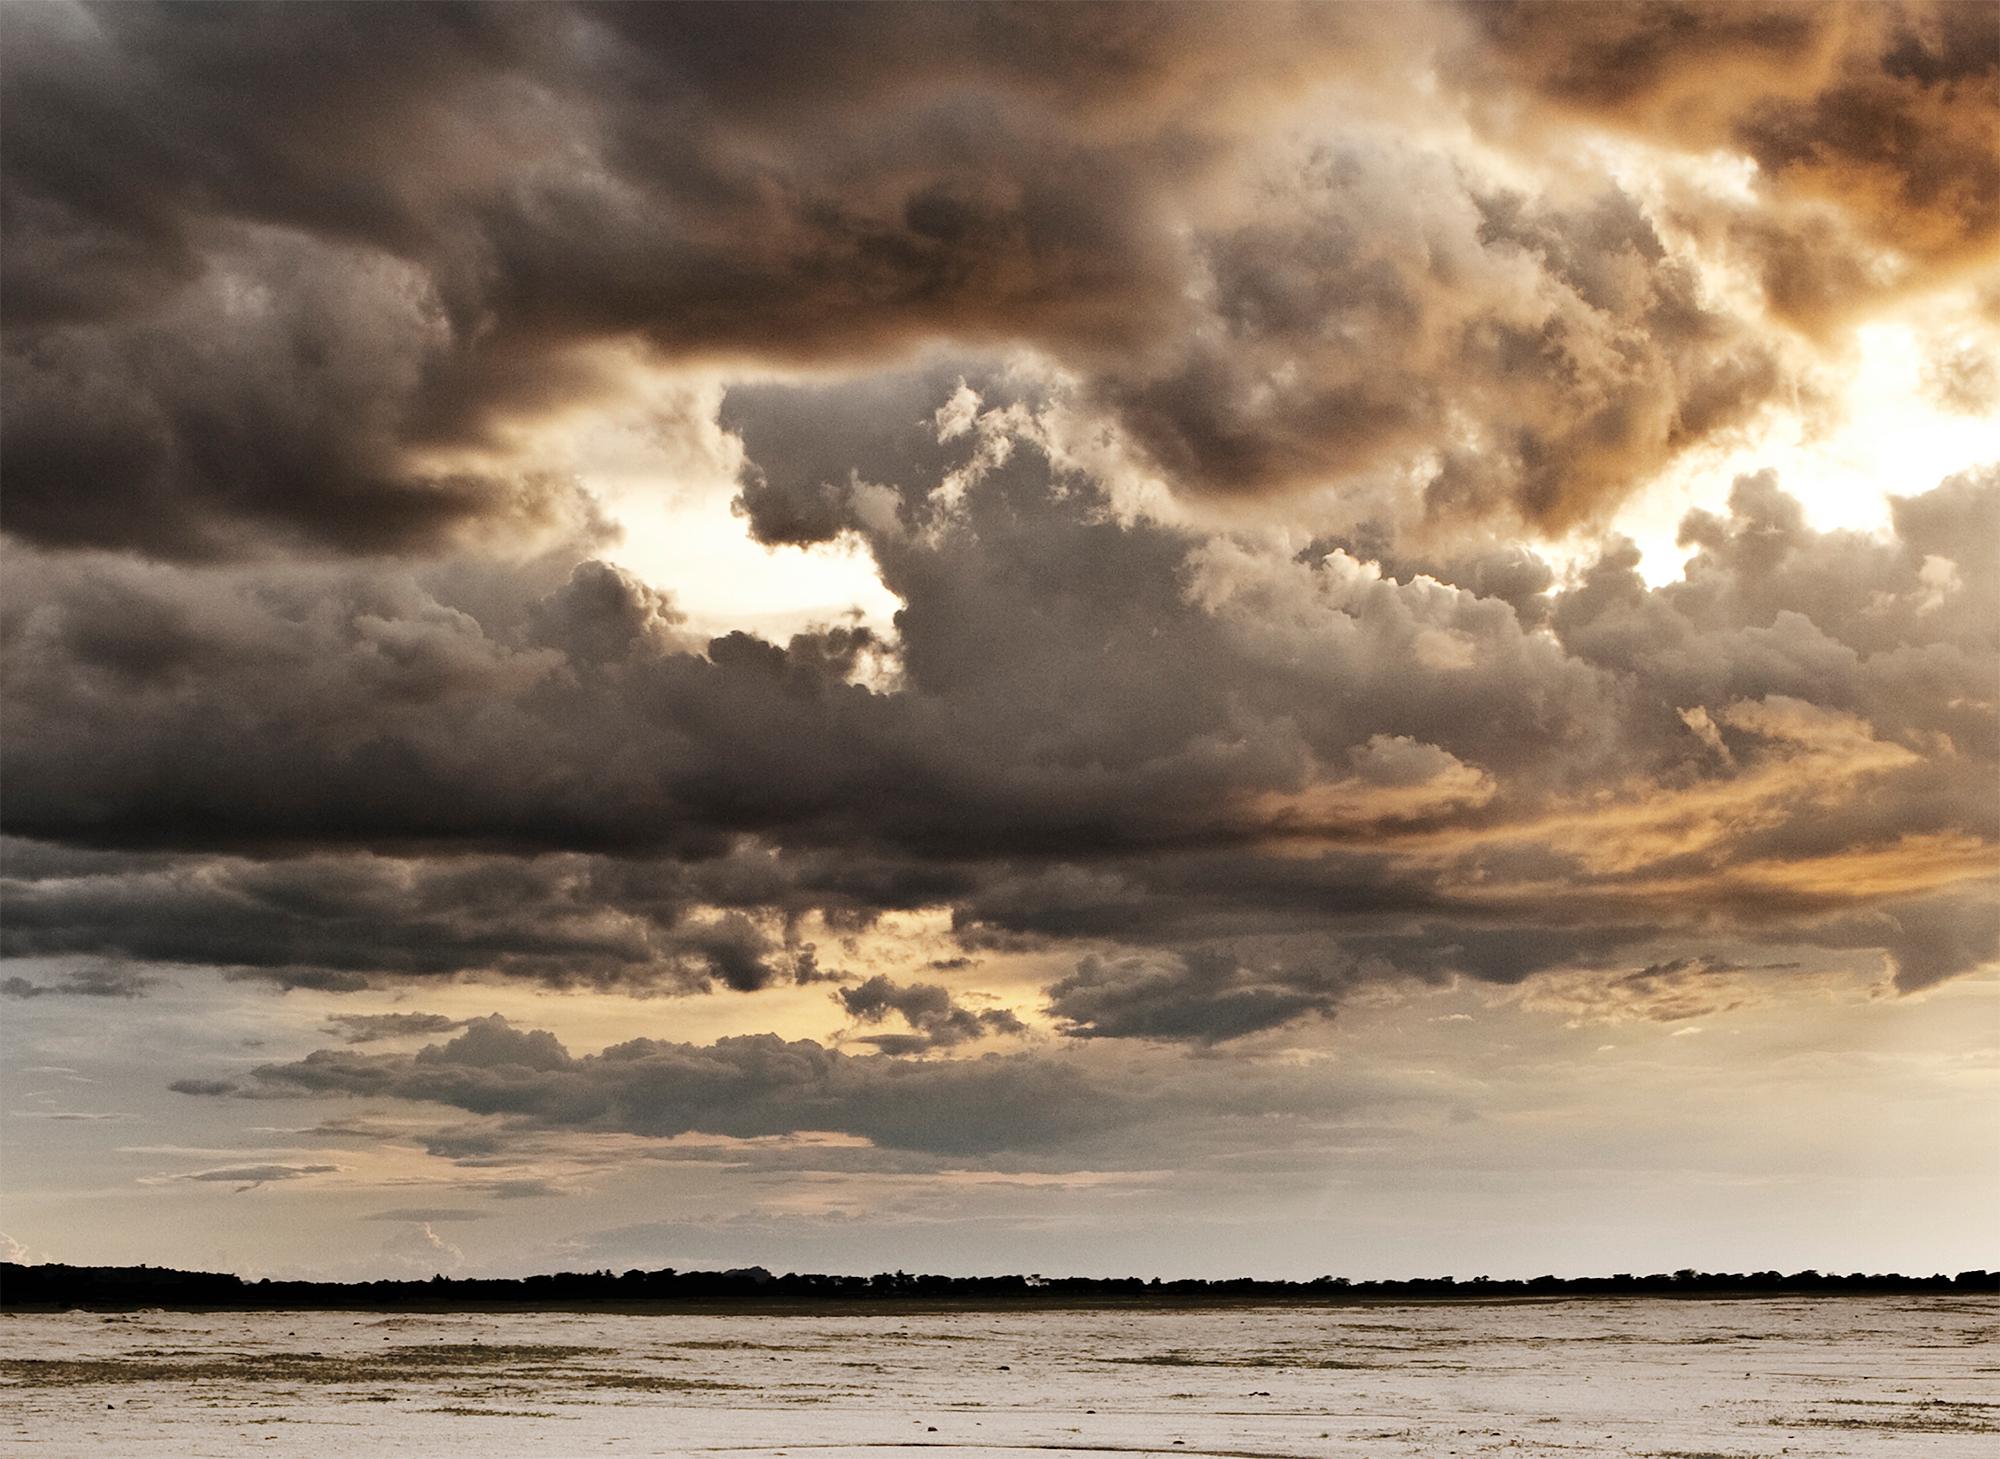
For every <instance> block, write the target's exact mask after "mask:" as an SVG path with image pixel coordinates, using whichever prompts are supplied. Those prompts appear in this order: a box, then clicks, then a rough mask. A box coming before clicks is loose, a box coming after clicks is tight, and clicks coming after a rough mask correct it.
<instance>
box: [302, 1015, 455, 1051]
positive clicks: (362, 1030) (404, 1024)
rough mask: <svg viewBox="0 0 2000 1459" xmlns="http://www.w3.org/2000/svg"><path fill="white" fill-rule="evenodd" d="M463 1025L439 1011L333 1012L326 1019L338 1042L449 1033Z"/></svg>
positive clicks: (328, 1027)
mask: <svg viewBox="0 0 2000 1459" xmlns="http://www.w3.org/2000/svg"><path fill="white" fill-rule="evenodd" d="M464 1026H465V1020H464V1019H462V1018H447V1017H446V1016H445V1015H444V1014H442V1013H335V1014H331V1015H329V1016H328V1018H327V1021H326V1031H327V1032H328V1033H332V1034H339V1035H340V1037H341V1040H342V1042H344V1043H350V1044H372V1043H375V1042H377V1041H378V1040H380V1039H399V1038H410V1037H413V1036H415V1035H418V1034H432V1033H450V1032H452V1031H453V1030H454V1029H459V1028H463V1027H464Z"/></svg>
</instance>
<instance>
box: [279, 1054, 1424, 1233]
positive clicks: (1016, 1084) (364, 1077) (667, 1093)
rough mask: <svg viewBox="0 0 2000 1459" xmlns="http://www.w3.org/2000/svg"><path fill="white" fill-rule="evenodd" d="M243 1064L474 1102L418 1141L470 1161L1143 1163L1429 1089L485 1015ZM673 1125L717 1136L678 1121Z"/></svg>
mask: <svg viewBox="0 0 2000 1459" xmlns="http://www.w3.org/2000/svg"><path fill="white" fill-rule="evenodd" d="M252 1077H253V1079H254V1080H255V1082H256V1084H257V1086H258V1087H257V1088H256V1089H251V1090H246V1091H245V1093H244V1096H243V1097H271V1096H272V1095H275V1094H279V1093H289V1094H302V1095H310V1096H313V1097H328V1096H345V1097H351V1098H357V1099H365V1100H368V1101H370V1102H371V1103H374V1104H381V1103H383V1102H388V1101H411V1102H418V1103H423V1104H428V1105H434V1106H443V1107H445V1108H449V1109H455V1110H460V1111H464V1112H465V1113H466V1114H468V1115H470V1116H472V1117H473V1118H472V1119H471V1120H470V1121H468V1122H467V1123H466V1124H465V1125H464V1126H462V1127H459V1128H457V1129H455V1130H447V1131H444V1132H441V1134H440V1136H439V1137H438V1138H436V1139H434V1140H433V1141H432V1142H431V1144H430V1153H431V1154H432V1155H434V1156H436V1157H439V1158H443V1159H447V1160H452V1161H455V1162H457V1163H459V1164H461V1165H463V1166H465V1167H466V1168H467V1169H468V1171H471V1172H473V1173H474V1175H475V1177H476V1176H477V1175H478V1173H479V1172H483V1171H490V1170H491V1169H492V1168H493V1167H495V1166H498V1165H513V1166H515V1168H516V1169H518V1168H520V1166H521V1164H523V1163H529V1164H532V1163H534V1162H537V1161H540V1160H543V1159H549V1158H559V1159H563V1160H565V1161H569V1162H572V1163H573V1162H574V1161H575V1160H577V1159H582V1160H585V1161H586V1162H587V1161H589V1160H590V1159H591V1154H590V1149H589V1148H588V1147H587V1146H586V1145H584V1144H583V1142H584V1140H585V1139H586V1137H594V1138H596V1139H598V1140H601V1141H605V1142H607V1143H606V1145H605V1147H604V1149H602V1150H601V1151H599V1152H598V1157H597V1158H598V1160H599V1163H601V1164H606V1165H617V1164H620V1163H623V1162H626V1161H629V1160H631V1159H635V1158H660V1159H702V1160H711V1161H722V1162H725V1163H729V1164H744V1163H747V1164H748V1165H749V1166H750V1167H751V1168H759V1169H761V1168H767V1167H768V1168H771V1169H798V1170H808V1169H843V1168H848V1167H849V1166H851V1165H853V1166H855V1168H876V1167H877V1166H881V1167H882V1168H888V1169H896V1170H904V1169H911V1170H922V1171H931V1172H935V1171H939V1170H958V1169H966V1168H984V1167H992V1168H995V1169H1018V1170H1062V1169H1083V1168H1091V1169H1136V1168H1149V1167H1148V1166H1147V1162H1148V1161H1157V1160H1165V1159H1170V1158H1174V1157H1173V1156H1170V1155H1169V1153H1168V1152H1169V1151H1177V1152H1178V1153H1179V1155H1180V1156H1187V1155H1189V1154H1190V1153H1191V1152H1192V1151H1194V1150H1196V1149H1200V1150H1202V1151H1206V1152H1213V1153H1216V1154H1218V1155H1219V1154H1222V1153H1223V1152H1228V1151H1231V1150H1238V1151H1240V1142H1241V1138H1242V1134H1243V1130H1244V1128H1245V1126H1246V1123H1247V1124H1249V1125H1254V1126H1259V1127H1262V1128H1266V1129H1269V1128H1272V1127H1274V1126H1275V1125H1276V1124H1277V1123H1281V1122H1287V1121H1297V1122H1300V1123H1301V1124H1302V1125H1306V1126H1317V1125H1322V1124H1325V1123H1327V1122H1340V1121H1347V1120H1352V1119H1355V1118H1358V1117H1359V1116H1360V1115H1361V1114H1362V1112H1364V1111H1367V1110H1379V1109H1385V1108H1391V1107H1405V1106H1408V1107H1412V1108H1429V1107H1431V1106H1433V1105H1436V1104H1438V1103H1439V1101H1440V1100H1441V1098H1442V1097H1443V1096H1442V1095H1441V1093H1440V1091H1439V1090H1438V1088H1436V1087H1435V1085H1434V1082H1432V1081H1428V1080H1425V1079H1416V1080H1408V1079H1388V1078H1383V1077H1380V1076H1361V1075H1349V1074H1346V1073H1332V1072H1329V1071H1328V1070H1325V1069H1322V1068H1307V1067H1302V1066H1297V1065H1293V1064H1287V1063H1283V1062H1273V1063H1271V1064H1268V1065H1257V1064H1254V1063H1252V1064H1247V1065H1245V1066H1242V1067H1235V1066H1230V1065H1225V1064H1224V1063H1222V1062H1220V1061H1216V1060H1210V1059H1202V1058H1190V1057H1186V1056H1184V1055H1183V1054H1181V1053H1179V1052H1177V1051H1171V1050H1164V1049H1156V1048H1149V1047H1130V1048H1128V1047H1121V1046H1117V1045H1113V1044H1109V1043H1092V1044H1089V1045H1082V1044H1074V1045H1069V1046H1066V1047H1064V1048H1061V1049H1053V1050H1051V1049H1048V1048H1041V1049H1027V1050H1021V1051H1018V1052H1010V1053H1004V1054H1003V1053H986V1054H974V1055H965V1054H958V1055H950V1056H946V1057H904V1056H899V1055H892V1054H887V1053H879V1052H877V1053H868V1054H860V1055H855V1054H847V1053H843V1052H841V1051H839V1050H836V1049H831V1048H827V1047H825V1046H823V1045H821V1044H819V1043H817V1042H815V1041H813V1040H810V1039H795V1040H787V1039H782V1038H779V1037H777V1036H775V1035H772V1034H757V1035H748V1036H738V1037H726V1038H721V1039H717V1040H716V1041H715V1042H713V1043H709V1044H690V1043H676V1042H668V1041H663V1040H657V1039H651V1038H637V1039H631V1040H628V1041H626V1042H624V1043H619V1044H614V1045H612V1046H610V1047H609V1048H606V1049H604V1050H602V1051H601V1052H599V1053H595V1054H582V1055H578V1054H573V1053H571V1052H570V1051H569V1050H568V1049H566V1048H565V1047H564V1046H563V1045H562V1044H561V1043H560V1042H558V1041H557V1040H556V1039H555V1038H554V1037H553V1036H551V1035H550V1034H548V1033H547V1032H545V1031H542V1030H536V1029H523V1028H519V1027H516V1026H515V1025H512V1024H510V1023H508V1022H507V1021H506V1020H505V1019H502V1018H500V1017H498V1016H497V1015H496V1016H494V1017H490V1018H484V1019H476V1020H474V1021H473V1022H472V1024H471V1026H470V1027H468V1028H467V1029H466V1030H465V1031H464V1032H463V1033H461V1034H459V1035H458V1037H457V1038H455V1039H453V1040H451V1041H449V1042H447V1043H443V1044H434V1045H431V1046H429V1047H427V1048H425V1049H424V1050H422V1051H420V1052H418V1053H414V1054H400V1053H399V1054H364V1053H359V1052H356V1051H354V1050H351V1049H346V1048H330V1049H321V1050H318V1051H316V1052H314V1053H312V1054H309V1055H307V1056H306V1057H305V1058H303V1059H299V1060H294V1061H291V1062H287V1063H277V1064H270V1065H265V1066H263V1067H261V1068H259V1069H257V1070H255V1071H254V1073H253V1076H252ZM689 1135H700V1136H707V1137H717V1139H716V1143H714V1144H713V1145H710V1144H705V1143H701V1142H694V1143H689V1142H687V1141H685V1140H684V1139H682V1138H681V1137H685V1136H689ZM799 1136H806V1137H812V1136H834V1137H841V1138H835V1139H833V1140H831V1141H827V1140H820V1139H813V1138H806V1139H797V1138H793V1137H799ZM631 1137H637V1139H638V1140H639V1141H641V1142H644V1143H643V1144H641V1145H633V1144H631V1143H629V1141H630V1139H631ZM621 1141H624V1143H621ZM871 1150H872V1151H874V1152H877V1153H873V1154H871V1153H869V1152H870V1151H871ZM857 1160H858V1161H859V1162H860V1163H859V1165H855V1162H856V1161H857ZM884 1161H887V1162H888V1164H887V1165H886V1166H885V1165H883V1162H884ZM470 1188H473V1189H480V1190H484V1191H486V1192H487V1193H488V1194H491V1195H493V1196H495V1197H496V1198H502V1199H506V1198H513V1197H528V1196H546V1195H553V1194H559V1193H561V1187H560V1186H559V1185H558V1184H554V1183H552V1182H551V1181H550V1180H549V1179H548V1177H546V1176H543V1175H502V1176H498V1177H489V1178H487V1179H483V1180H480V1179H477V1178H475V1179H474V1181H473V1184H472V1186H471V1187H470Z"/></svg>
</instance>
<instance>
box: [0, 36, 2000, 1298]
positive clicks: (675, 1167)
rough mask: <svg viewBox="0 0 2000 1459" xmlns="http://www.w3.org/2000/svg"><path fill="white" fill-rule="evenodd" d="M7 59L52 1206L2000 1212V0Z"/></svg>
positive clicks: (431, 40) (1002, 1254)
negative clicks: (1999, 1207) (1995, 5)
mask: <svg viewBox="0 0 2000 1459" xmlns="http://www.w3.org/2000/svg"><path fill="white" fill-rule="evenodd" d="M0 55H4V63H0V128H4V134H5V137H6V147H5V152H4V157H0V202H3V203H4V210H0V217H4V249H3V250H0V264H4V268H0V303H3V304H4V331H0V392H4V400H5V406H6V411H5V422H4V431H0V481H4V492H0V574H3V575H4V587H0V772H4V792H5V799H4V808H3V809H4V829H5V836H4V841H0V877H4V882H0V952H4V955H5V961H6V966H5V967H4V968H0V1232H4V1236H0V1255H6V1256H8V1257H9V1258H10V1259H17V1260H29V1261H50V1260H55V1261H68V1262H76V1263H137V1262H147V1263H152V1264H158V1265H174V1266H183V1267H203V1268H209V1269H228V1270H234V1271H239V1272H242V1273H244V1274H246V1275H250V1276H264V1275H274V1276H275V1275H289V1276H316V1277H322V1278H360V1277H375V1276H396V1275H400V1276H410V1275H417V1276H428V1275H430V1274H432V1273H433V1272H449V1273H458V1274H467V1275H473V1274H520V1273H526V1272H533V1271H545V1270H553V1269H564V1268H567V1269H596V1268H603V1267H609V1268H613V1269H620V1270H622V1269H625V1268H628V1267H634V1266H637V1267H645V1268H649V1269H650V1268H656V1267H662V1266H673V1267H677V1268H682V1269H687V1268H698V1267H730V1266H746V1265H752V1264H757V1265H763V1266H767V1267H770V1268H772V1269H774V1270H824V1271H861V1272H867V1271H877V1270H888V1269H894V1268H904V1269H909V1270H929V1271H942V1272H953V1273H978V1272H995V1271H1019V1272H1041V1273H1045V1274H1055V1273H1079V1274H1137V1275H1190V1276H1211V1277H1215V1276H1233V1275H1255V1276H1267V1277H1312V1276H1316V1275H1320V1274H1322V1273H1332V1274H1342V1275H1347V1276H1350V1277H1356V1278H1361V1277H1384V1276H1410V1275H1438V1274H1448V1273H1449V1274H1456V1275H1459V1276H1461V1277H1463V1276H1470V1275H1474V1274H1479V1273H1485V1274H1491V1275H1496V1276H1531V1275H1536V1274H1539V1273H1543V1272H1552V1273H1557V1274H1562V1275H1578V1274H1590V1273H1612V1272H1622V1271H1653V1270H1672V1269H1676V1268H1679V1267H1684V1266H1692V1267H1699V1268H1704V1269H1711V1270H1730V1269H1738V1270H1741V1269H1767V1268H1782V1269H1785V1270H1788V1271H1789V1270H1796V1269H1799V1268H1802V1267H1815V1268H1819V1269H1822V1270H1838V1271H1843V1272H1844V1271H1852V1270H1871V1271H1875V1270H1897V1269H1900V1270H1905V1271H1913V1272H1922V1273H1929V1272H1932V1271H1937V1270H1943V1271H1947V1272H1950V1271H1957V1270H1960V1269H1963V1268H1967V1267H1973V1266H1992V1265H1994V1264H1995V1262H1996V1255H2000V1253H1996V1251H1995V1248H1994V1245H1993V1232H1992V1225H1991V1214H1992V1211H1993V1210H1994V1209H1995V1205H1996V1202H2000V901H1996V895H1995V893H1996V882H2000V858H1996V844H1997V843H2000V722H1997V721H1996V698H2000V599H1996V593H1997V592H2000V573H1997V572H1996V569H2000V149H1996V146H1995V137H1996V135H2000V27H1996V25H1995V21H1994V14H1993V11H1992V10H1991V9H1990V8H1989V7H1987V6H1984V5H1979V4H1955V3H1936V4H1932V3H1909V4H1856V5H1837V4H1815V3H1783V4H1758V3H1731V4H1723V5H1699V4H1679V3H1647V4H1643V5H1642V4H1631V5H1626V4H1616V3H1607V4H1595V5H1587V6H1583V5H1550V4H1538V3H1521V4H1502V3H1491V4H1464V5H1461V4H1446V3H1408V4H1368V5H1360V4H1356V5H1319V6H1314V5H1291V4H1286V3H1275V0H1274V3H1265V4H1255V5H1250V4H1242V5H1208V6H1187V7H1182V6H1178V5H1170V4H1149V5H1133V6H1105V5H1095V4H1068V5H1060V6H1057V5H1026V6H1013V5H982V4H966V5H951V6H945V5H918V6H898V5H887V4H884V5H872V6H860V7H850V6H845V5H837V4H835V5H817V6H809V7H798V8H793V7H786V6H752V5H730V6H722V7H715V8H711V7H708V6H705V5H674V6H651V5H648V6H639V5H633V6H609V7H596V6H569V5H557V4H536V5H490V6H470V7H464V6H450V5H441V6H431V5H423V6H419V5H395V6H384V5H352V6H350V5H341V4H288V5H278V6H270V7H264V6H258V5H250V4H244V5H227V6H219V7H213V8H210V7H202V6H195V5H171V6H153V5H146V4H118V5H107V6H102V7H98V6H78V5H72V4H67V3H35V4H16V5H10V6H7V7H6V8H4V9H0Z"/></svg>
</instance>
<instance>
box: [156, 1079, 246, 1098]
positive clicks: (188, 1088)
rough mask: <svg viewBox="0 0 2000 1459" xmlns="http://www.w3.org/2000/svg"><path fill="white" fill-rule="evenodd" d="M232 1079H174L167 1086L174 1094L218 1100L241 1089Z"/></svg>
mask: <svg viewBox="0 0 2000 1459" xmlns="http://www.w3.org/2000/svg"><path fill="white" fill-rule="evenodd" d="M241 1087H242V1086H240V1085H239V1084H237V1082H236V1081H235V1080H233V1079H176V1080H174V1081H173V1082H172V1083H171V1084H169V1085H168V1086H167V1088H168V1089H170V1090H172V1091H173V1092H174V1093H175V1094H192V1095H197V1096H202V1097H206V1098H220V1097H221V1096H223V1095H225V1094H234V1093H236V1091H237V1090H238V1089H239V1088H241Z"/></svg>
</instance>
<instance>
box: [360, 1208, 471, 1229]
mask: <svg viewBox="0 0 2000 1459" xmlns="http://www.w3.org/2000/svg"><path fill="white" fill-rule="evenodd" d="M492 1214H493V1213H492V1212H491V1211H476V1210H471V1209H469V1208H467V1207H463V1206H398V1207H397V1208H396V1209H394V1210H392V1211H373V1212H370V1213H369V1214H368V1215H366V1216H363V1217H362V1218H361V1219H362V1220H364V1221H413V1222H415V1223H417V1224H418V1225H420V1226H428V1225H430V1224H432V1223H433V1222H438V1223H443V1222H450V1221H484V1220H485V1219H486V1218H487V1217H489V1216H491V1215H492Z"/></svg>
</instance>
